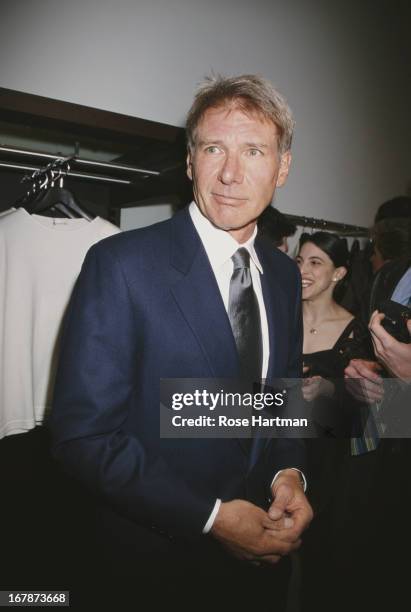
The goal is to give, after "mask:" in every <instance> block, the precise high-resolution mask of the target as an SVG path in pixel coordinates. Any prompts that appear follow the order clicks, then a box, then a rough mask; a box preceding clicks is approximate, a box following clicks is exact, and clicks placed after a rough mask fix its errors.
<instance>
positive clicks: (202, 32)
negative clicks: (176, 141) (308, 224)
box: [0, 0, 411, 224]
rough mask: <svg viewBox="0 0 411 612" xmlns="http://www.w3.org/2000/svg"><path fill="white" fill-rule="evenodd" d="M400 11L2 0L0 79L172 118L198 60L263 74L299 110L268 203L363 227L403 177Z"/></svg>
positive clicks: (260, 3)
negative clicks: (274, 195)
mask: <svg viewBox="0 0 411 612" xmlns="http://www.w3.org/2000/svg"><path fill="white" fill-rule="evenodd" d="M406 7H407V3H406V2H405V1H403V0H397V1H396V2H389V1H388V0H374V1H373V2H371V0H346V1H345V2H341V1H340V0H328V1H326V0H317V1H316V0H310V1H307V0H293V1H292V0H271V1H269V0H253V1H250V0H247V1H246V0H207V2H205V1H204V0H140V1H136V0H111V1H108V0H71V1H70V2H66V1H65V0H64V1H62V0H60V1H56V0H20V1H19V2H16V1H15V0H9V1H7V0H4V1H3V2H2V3H1V5H0V8H1V12H0V86H2V87H7V88H11V89H17V90H21V91H25V92H30V93H35V94H39V95H44V96H48V97H52V98H57V99H61V100H68V101H70V102H76V103H80V104H85V105H89V106H94V107H97V108H102V109H107V110H112V111H116V112H120V113H126V114H130V115H135V116H139V117H143V118H147V119H153V120H155V121H161V122H165V123H171V124H175V125H182V124H183V121H184V115H185V112H186V110H187V108H188V107H189V105H190V102H191V99H192V94H193V90H194V88H195V85H196V83H198V82H199V81H200V80H201V78H202V77H203V76H204V74H206V73H209V72H210V70H214V71H216V72H223V73H226V74H232V73H243V72H259V73H262V74H264V75H265V76H267V77H269V78H270V79H271V80H273V81H274V83H275V84H276V85H277V86H278V87H279V89H280V90H281V91H282V92H283V93H284V94H285V95H286V96H287V97H288V99H289V101H290V104H291V106H292V107H293V109H294V111H295V115H296V119H297V131H296V138H295V143H294V149H293V151H294V164H293V169H292V172H291V176H290V179H289V183H288V185H287V186H286V187H285V188H284V189H283V190H282V192H279V194H278V199H277V205H278V207H279V208H280V209H282V210H285V211H288V212H290V213H295V214H308V215H311V216H317V217H323V218H327V219H332V220H336V221H346V222H350V223H359V224H368V223H369V221H370V220H371V217H372V216H373V213H374V210H375V208H376V206H377V205H378V204H379V203H380V202H382V201H383V200H384V199H386V198H388V197H391V196H393V195H396V194H399V193H404V192H405V190H406V189H407V187H408V184H409V181H410V178H411V171H410V170H411V169H410V165H409V155H408V148H409V142H410V135H411V134H410V122H409V118H408V116H409V108H410V106H411V94H410V85H409V83H410V78H409V76H410V75H409V59H410V57H409V56H408V57H407V55H406V51H407V52H409V47H408V48H407V49H405V43H404V41H405V40H407V38H406V37H408V32H407V31H406V30H407V29H408V26H407V23H408V22H407V20H406V13H407V11H406ZM401 11H402V12H401ZM405 83H407V84H408V85H407V86H408V90H406V87H405Z"/></svg>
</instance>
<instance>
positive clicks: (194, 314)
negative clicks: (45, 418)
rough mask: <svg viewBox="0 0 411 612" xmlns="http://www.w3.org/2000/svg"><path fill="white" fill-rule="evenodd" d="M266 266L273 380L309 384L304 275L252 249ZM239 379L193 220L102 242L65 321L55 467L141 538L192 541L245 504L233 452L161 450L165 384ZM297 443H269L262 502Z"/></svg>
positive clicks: (261, 472) (189, 444) (170, 442)
mask: <svg viewBox="0 0 411 612" xmlns="http://www.w3.org/2000/svg"><path fill="white" fill-rule="evenodd" d="M256 250H257V253H258V257H259V258H260V261H261V264H262V266H263V270H264V274H263V275H262V288H263V295H264V301H265V306H266V310H267V317H268V325H269V336H270V347H271V351H270V359H269V367H268V376H267V378H272V377H282V376H283V377H285V376H288V377H299V376H300V375H301V352H302V351H301V344H302V326H301V312H300V306H301V305H300V278H299V272H298V269H297V267H296V265H295V264H294V263H293V262H292V261H291V260H290V259H289V258H288V257H286V256H284V255H283V254H282V253H280V252H279V251H277V250H276V249H274V248H273V247H272V246H269V245H267V246H265V245H264V244H263V243H260V241H259V240H256ZM237 376H239V364H238V356H237V352H236V346H235V342H234V338H233V334H232V332H231V327H230V323H229V320H228V317H227V313H226V311H225V308H224V304H223V301H222V298H221V295H220V292H219V289H218V286H217V283H216V280H215V277H214V274H213V272H212V269H211V267H210V264H209V261H208V258H207V255H206V253H205V250H204V247H203V245H202V243H201V241H200V239H199V236H198V234H197V232H196V230H195V228H194V225H193V223H192V221H191V218H190V215H189V213H188V211H187V210H185V211H183V212H181V213H178V214H177V215H176V216H175V217H174V218H173V219H171V220H169V221H166V222H163V223H159V224H156V225H153V226H151V227H147V228H144V229H140V230H135V231H131V232H125V233H123V234H119V235H116V236H114V237H110V238H108V239H105V240H103V241H101V242H100V243H98V244H97V245H95V246H94V247H92V248H91V249H90V251H89V253H88V255H87V257H86V259H85V262H84V265H83V268H82V271H81V273H80V276H79V279H78V282H77V284H76V287H75V290H74V293H73V296H72V299H71V302H70V305H69V308H68V312H67V315H66V320H65V326H64V333H63V339H62V348H61V357H60V364H59V369H58V375H57V381H56V389H55V400H54V407H53V412H52V416H51V421H50V425H51V429H52V434H53V438H54V452H55V455H56V456H57V458H58V459H59V460H61V461H62V463H63V464H64V465H65V466H66V468H67V470H68V471H69V472H71V473H72V474H74V475H75V476H76V477H77V478H80V479H81V480H82V481H83V482H84V483H85V484H86V486H87V487H89V488H92V489H94V490H96V491H97V492H98V493H99V494H100V495H102V497H103V498H104V499H105V500H106V502H107V503H108V504H109V505H111V507H112V508H114V509H115V510H116V511H117V512H118V513H120V514H121V515H123V516H124V517H127V518H129V519H131V520H132V521H133V522H134V523H137V524H138V525H140V526H142V525H143V526H147V527H150V526H158V527H159V528H160V529H161V530H163V531H165V532H167V533H170V534H179V533H180V534H184V535H186V536H187V535H188V536H190V535H192V536H194V535H198V534H201V532H202V529H203V527H204V525H205V523H206V522H207V519H208V517H209V515H210V513H211V511H212V509H213V507H214V504H215V500H216V498H221V499H222V500H223V501H228V500H230V499H235V498H243V499H245V498H247V497H250V495H248V493H247V491H248V489H249V487H248V484H247V483H248V479H249V478H250V475H247V472H248V467H249V466H248V456H247V452H246V451H245V449H244V447H243V446H242V445H241V443H240V442H239V440H237V439H229V440H226V439H195V440H188V439H183V440H181V439H179V440H177V439H163V438H160V435H159V412H160V410H159V405H160V393H159V383H160V378H183V377H184V378H212V377H220V378H230V377H237ZM302 462H303V457H302V449H301V445H300V443H299V442H298V441H296V440H273V441H272V442H270V444H269V445H267V446H266V448H265V450H264V452H262V453H261V457H260V458H259V461H258V463H259V469H256V470H253V475H252V476H251V478H253V479H254V481H258V482H253V483H252V484H253V487H252V488H253V490H255V489H256V487H255V486H254V485H256V484H257V489H258V487H260V490H261V492H262V498H265V499H266V500H267V497H268V492H269V485H270V483H271V480H272V478H273V475H274V474H275V472H276V471H277V470H279V469H281V468H286V467H291V466H294V467H300V468H303V465H302Z"/></svg>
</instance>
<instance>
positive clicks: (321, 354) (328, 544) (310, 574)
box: [297, 232, 372, 610]
mask: <svg viewBox="0 0 411 612" xmlns="http://www.w3.org/2000/svg"><path fill="white" fill-rule="evenodd" d="M347 259H348V253H347V247H346V244H345V242H344V241H343V240H342V239H340V238H338V237H337V236H335V235H333V234H329V233H326V232H316V233H314V234H311V235H309V236H307V239H306V240H305V241H304V242H303V244H301V246H300V251H299V253H298V256H297V264H298V266H299V268H300V271H301V277H302V280H301V283H302V298H303V321H304V349H303V351H304V354H303V360H304V373H305V376H306V377H307V378H306V379H305V380H304V386H303V395H304V399H305V400H306V401H307V402H308V403H309V404H308V405H310V406H313V404H314V406H315V409H314V408H313V409H312V411H313V414H314V415H315V414H320V415H321V414H325V415H327V417H326V423H327V425H329V424H331V425H332V424H334V423H337V422H339V418H341V416H342V415H344V414H347V413H348V414H349V413H350V407H352V406H353V403H352V402H353V400H352V399H351V398H350V397H349V396H348V394H347V393H346V392H345V390H344V378H343V377H344V367H345V366H346V365H347V364H348V361H349V359H350V358H351V357H364V358H366V357H367V356H369V355H371V354H372V353H371V352H370V351H371V347H370V343H369V335H368V332H367V329H366V328H365V327H364V326H363V324H362V323H361V322H360V321H359V320H357V319H355V318H354V317H353V315H352V314H351V313H350V312H349V311H348V310H346V309H345V308H342V307H341V306H340V305H339V304H338V303H337V300H336V297H335V293H336V291H335V289H336V287H337V286H338V284H339V283H340V282H341V281H342V280H343V279H344V278H345V277H346V275H347V272H348V268H347V265H348V264H347ZM314 402H315V403H314ZM353 408H354V409H355V408H358V407H357V406H354V407H353ZM315 411H317V412H315ZM334 415H335V416H334ZM314 418H315V417H314ZM327 419H328V420H327ZM320 422H321V421H320ZM328 430H330V431H331V433H327V428H326V427H324V429H323V430H321V428H320V427H319V429H318V435H319V437H322V439H315V440H314V439H313V440H307V443H308V444H307V448H308V460H309V466H310V475H311V482H312V486H311V487H310V496H311V497H310V501H311V503H312V505H313V508H314V513H315V517H316V518H315V519H314V521H313V524H312V526H311V528H310V531H309V532H308V533H307V536H306V539H305V542H304V544H305V547H304V549H303V551H302V562H303V598H304V601H305V604H306V608H305V610H312V609H328V606H329V601H331V597H334V596H335V592H336V589H337V585H336V582H335V581H336V580H337V577H340V576H341V572H340V571H339V566H338V561H334V560H335V559H338V557H339V555H340V553H341V550H342V547H343V543H342V538H341V535H340V534H341V533H344V534H345V535H347V534H346V531H344V532H343V531H342V530H343V527H344V525H343V524H339V523H338V521H339V520H340V519H341V514H343V515H344V511H341V508H345V504H346V502H347V500H346V499H345V498H344V491H345V482H346V481H347V479H348V476H347V472H346V467H345V466H346V462H347V461H348V460H349V459H350V452H351V449H350V439H349V438H348V439H343V438H342V435H347V433H345V434H339V433H338V430H337V433H336V432H335V431H333V430H332V427H329V428H328ZM349 432H351V429H350V430H349ZM348 435H350V434H349V433H348ZM327 436H328V437H327ZM338 438H339V439H338ZM344 520H347V517H346V516H345V515H344V518H343V521H344ZM341 554H342V553H341ZM328 589H329V590H328ZM320 592H321V594H322V602H327V608H322V607H321V601H320V602H319V601H318V598H319V596H318V594H319V593H320ZM319 604H320V605H319Z"/></svg>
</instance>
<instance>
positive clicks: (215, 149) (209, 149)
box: [205, 145, 218, 153]
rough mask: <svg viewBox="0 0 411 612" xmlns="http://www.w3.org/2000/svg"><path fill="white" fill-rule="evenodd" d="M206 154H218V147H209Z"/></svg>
mask: <svg viewBox="0 0 411 612" xmlns="http://www.w3.org/2000/svg"><path fill="white" fill-rule="evenodd" d="M205 152H206V153H217V152H218V147H216V146H214V145H211V146H210V147H207V148H206V150H205Z"/></svg>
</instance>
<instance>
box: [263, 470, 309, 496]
mask: <svg viewBox="0 0 411 612" xmlns="http://www.w3.org/2000/svg"><path fill="white" fill-rule="evenodd" d="M287 470H295V471H296V472H298V473H299V474H300V476H301V478H302V481H303V488H304V493H305V492H306V490H307V479H306V477H305V476H304V474H303V472H302V471H301V470H299V469H298V468H287ZM281 472H284V470H279V471H278V472H277V474H276V475H275V476H274V478H273V480H272V482H271V486H273V484H274V483H275V481H276V480H277V478H278V476H279V475H280V474H281Z"/></svg>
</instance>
